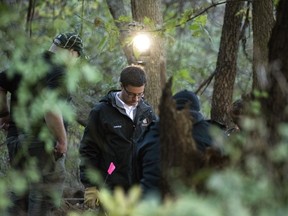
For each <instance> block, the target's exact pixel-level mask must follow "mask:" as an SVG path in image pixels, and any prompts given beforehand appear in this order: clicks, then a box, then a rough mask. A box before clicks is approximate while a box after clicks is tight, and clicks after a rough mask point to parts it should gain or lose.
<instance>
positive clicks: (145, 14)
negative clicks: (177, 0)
mask: <svg viewBox="0 0 288 216" xmlns="http://www.w3.org/2000/svg"><path fill="white" fill-rule="evenodd" d="M131 7H132V15H133V20H135V21H136V22H140V23H142V24H144V19H145V18H146V19H147V18H149V19H150V21H152V23H149V26H147V25H146V26H145V27H144V29H143V30H144V31H147V33H150V36H151V39H152V45H151V49H150V52H149V55H148V56H145V58H144V59H143V60H144V67H145V70H146V72H147V77H148V80H147V81H148V82H147V87H146V89H145V97H146V99H147V101H149V103H150V104H151V106H152V107H153V108H154V110H155V111H156V112H158V105H159V101H160V96H161V90H162V87H163V86H164V85H165V82H166V57H165V53H164V52H165V51H164V46H163V45H164V43H163V39H162V38H161V35H159V34H158V33H159V32H157V31H154V30H155V29H157V28H159V27H160V28H161V27H162V24H163V18H162V13H161V0H145V1H144V0H131Z"/></svg>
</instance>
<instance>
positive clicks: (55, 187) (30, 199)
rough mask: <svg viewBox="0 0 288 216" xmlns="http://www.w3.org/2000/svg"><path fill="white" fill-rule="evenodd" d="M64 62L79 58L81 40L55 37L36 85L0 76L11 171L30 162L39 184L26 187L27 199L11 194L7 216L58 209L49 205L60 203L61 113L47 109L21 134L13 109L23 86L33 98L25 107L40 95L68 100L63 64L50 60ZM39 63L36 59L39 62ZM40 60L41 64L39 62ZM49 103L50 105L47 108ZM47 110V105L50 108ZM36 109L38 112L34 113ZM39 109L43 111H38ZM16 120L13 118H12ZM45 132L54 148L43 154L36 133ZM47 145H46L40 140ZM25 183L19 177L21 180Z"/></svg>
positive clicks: (0, 123) (1, 123) (1, 120)
mask: <svg viewBox="0 0 288 216" xmlns="http://www.w3.org/2000/svg"><path fill="white" fill-rule="evenodd" d="M59 53H61V55H66V56H67V58H69V59H71V58H78V57H80V56H81V55H82V54H83V43H82V39H81V38H80V37H79V35H78V34H77V33H70V32H69V33H61V34H59V35H57V36H56V37H55V38H54V39H53V41H52V44H51V47H50V48H49V51H46V52H45V53H44V56H43V64H44V63H45V65H43V66H44V68H46V67H47V71H46V69H45V73H44V75H43V77H41V78H39V80H37V81H35V82H33V83H32V84H31V83H29V84H27V83H24V81H23V80H24V74H25V73H23V72H21V71H18V72H17V73H15V72H14V75H13V76H12V78H11V76H10V75H11V74H13V73H11V71H10V69H9V68H8V69H7V70H5V71H3V72H1V73H0V102H1V106H0V127H1V129H3V130H6V131H7V139H6V143H7V147H8V153H9V159H10V163H11V167H12V168H13V169H15V170H19V171H21V172H24V170H25V169H27V167H28V164H29V162H30V161H34V160H35V161H36V167H37V172H38V173H39V174H40V179H39V181H35V182H29V186H28V189H27V193H25V194H24V195H20V194H17V193H15V192H14V193H13V192H12V195H11V200H12V201H13V206H12V207H11V208H10V209H9V210H8V211H9V214H10V215H29V216H39V215H41V216H46V215H53V213H52V212H53V210H54V209H55V208H57V207H58V206H59V204H60V203H59V202H58V203H56V202H55V199H56V198H57V197H58V199H59V200H60V198H61V196H62V192H63V186H64V180H65V153H66V151H67V134H66V128H67V125H66V124H65V123H64V119H63V117H62V113H61V111H60V109H58V107H57V104H53V108H54V109H53V110H48V111H47V112H45V111H43V113H44V116H43V118H40V119H39V120H36V121H34V120H33V119H31V118H29V116H30V113H25V115H27V116H28V117H27V118H28V119H29V122H28V124H27V125H26V126H28V127H29V129H28V130H27V128H23V127H20V126H19V125H18V124H17V121H16V120H17V119H16V118H17V110H16V109H17V108H18V107H19V106H20V105H19V104H20V103H19V101H20V100H21V98H20V96H19V95H20V93H21V90H20V87H21V86H23V83H24V84H26V85H27V88H28V89H29V91H30V93H31V94H33V97H31V99H30V100H28V101H27V103H26V104H25V105H27V107H26V108H27V110H29V109H30V108H29V105H31V104H32V102H33V100H35V99H36V98H37V97H41V96H43V93H44V91H45V92H46V91H50V92H52V91H53V92H58V91H59V94H58V96H59V97H58V99H59V100H68V99H69V98H70V97H69V93H68V91H67V90H66V88H65V84H64V82H63V80H64V76H65V75H67V74H66V73H67V71H66V69H65V66H64V65H65V63H63V64H60V63H59V59H57V63H56V61H55V59H56V58H57V57H58V56H59V55H60V54H59ZM41 58H42V57H41ZM41 60H42V59H41ZM8 92H9V93H11V100H10V104H8V94H7V93H8ZM51 103H53V102H51ZM51 106H52V105H51ZM39 109H41V107H39ZM43 109H44V107H43ZM18 116H19V115H18ZM43 128H47V129H48V131H49V132H50V136H51V137H52V141H53V143H54V150H52V152H51V151H47V146H46V145H47V143H46V142H45V141H44V140H43V139H42V138H41V137H40V134H41V130H42V129H43ZM46 141H47V140H46ZM23 178H25V177H23Z"/></svg>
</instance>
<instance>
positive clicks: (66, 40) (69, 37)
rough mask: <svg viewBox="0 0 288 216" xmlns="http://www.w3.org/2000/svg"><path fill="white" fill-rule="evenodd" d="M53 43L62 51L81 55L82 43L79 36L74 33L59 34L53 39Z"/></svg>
mask: <svg viewBox="0 0 288 216" xmlns="http://www.w3.org/2000/svg"><path fill="white" fill-rule="evenodd" d="M53 43H54V44H55V45H56V46H58V47H61V48H64V49H73V50H75V51H77V52H78V54H79V56H82V55H83V42H82V39H81V38H80V36H79V35H78V34H76V33H74V32H68V33H61V34H59V35H57V36H56V37H55V38H54V39H53Z"/></svg>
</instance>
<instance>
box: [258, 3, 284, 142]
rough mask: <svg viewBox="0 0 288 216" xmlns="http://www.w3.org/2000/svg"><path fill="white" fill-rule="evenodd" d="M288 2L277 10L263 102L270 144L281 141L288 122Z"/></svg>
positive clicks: (270, 44) (280, 5) (281, 4)
mask: <svg viewBox="0 0 288 216" xmlns="http://www.w3.org/2000/svg"><path fill="white" fill-rule="evenodd" d="M287 11H288V1H287V0H281V1H280V2H279V5H278V8H277V17H276V23H275V26H274V28H273V30H272V34H271V38H270V41H269V66H270V70H269V73H268V77H267V80H268V82H269V85H268V88H267V92H268V94H269V96H268V98H267V100H265V101H263V103H262V107H263V108H264V116H265V117H266V120H267V126H268V130H269V132H270V133H269V134H270V143H271V144H277V143H278V141H279V140H280V135H279V132H278V129H279V128H278V127H279V126H280V124H281V123H287V122H288V112H287V108H288V107H287V104H288V98H287V95H288V87H287V86H288V85H287V81H288V61H287V59H288V43H287V41H288V21H287V20H288V13H287Z"/></svg>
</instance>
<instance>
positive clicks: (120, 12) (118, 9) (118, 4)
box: [107, 0, 135, 64]
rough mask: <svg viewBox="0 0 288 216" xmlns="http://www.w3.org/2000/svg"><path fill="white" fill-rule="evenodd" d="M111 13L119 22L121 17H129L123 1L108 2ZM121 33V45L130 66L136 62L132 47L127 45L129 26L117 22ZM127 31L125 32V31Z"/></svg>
mask: <svg viewBox="0 0 288 216" xmlns="http://www.w3.org/2000/svg"><path fill="white" fill-rule="evenodd" d="M107 4H108V8H109V11H110V13H111V15H112V17H113V19H114V20H118V19H119V18H120V17H121V16H128V12H127V11H126V10H125V7H124V2H123V1H122V0H117V1H115V0H107ZM115 25H116V26H117V27H118V29H119V32H120V37H119V40H120V43H121V44H122V47H123V51H124V53H125V56H126V58H127V61H128V64H132V63H133V62H134V61H135V60H134V56H133V52H132V49H131V48H130V46H129V45H128V44H127V43H126V40H127V37H129V32H128V31H127V29H128V24H125V23H120V22H115ZM123 29H125V30H123Z"/></svg>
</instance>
